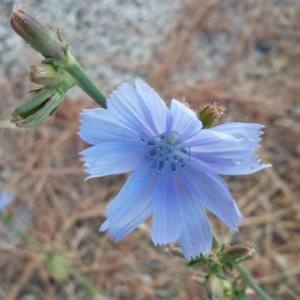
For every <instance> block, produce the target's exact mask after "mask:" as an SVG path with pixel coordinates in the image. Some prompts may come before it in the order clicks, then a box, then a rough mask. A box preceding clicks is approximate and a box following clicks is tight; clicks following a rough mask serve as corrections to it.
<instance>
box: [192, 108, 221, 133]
mask: <svg viewBox="0 0 300 300" xmlns="http://www.w3.org/2000/svg"><path fill="white" fill-rule="evenodd" d="M224 112H225V107H224V106H223V105H220V104H217V103H212V104H205V105H203V106H202V107H201V108H200V110H199V111H198V114H197V115H198V119H199V120H200V121H201V122H202V125H203V128H210V127H213V126H215V125H217V124H218V123H219V122H220V121H221V119H222V117H223V115H224Z"/></svg>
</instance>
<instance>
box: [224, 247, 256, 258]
mask: <svg viewBox="0 0 300 300" xmlns="http://www.w3.org/2000/svg"><path fill="white" fill-rule="evenodd" d="M224 253H225V255H226V259H228V260H231V261H235V262H241V261H244V260H248V259H251V258H253V257H254V256H255V254H256V251H255V249H254V248H253V247H252V246H250V245H237V246H232V247H226V248H225V251H224Z"/></svg>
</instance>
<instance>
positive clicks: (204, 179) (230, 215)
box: [182, 164, 242, 230]
mask: <svg viewBox="0 0 300 300" xmlns="http://www.w3.org/2000/svg"><path fill="white" fill-rule="evenodd" d="M182 180H183V181H184V183H185V185H186V187H187V189H188V190H189V191H190V192H191V194H192V195H193V197H194V200H197V201H199V203H200V204H201V205H202V206H204V207H206V208H207V209H209V210H210V211H211V212H212V213H213V214H215V215H216V216H217V217H218V218H219V219H220V220H222V221H223V222H224V223H225V224H226V225H227V226H228V227H230V228H231V229H232V230H237V229H238V226H239V224H240V222H241V219H242V215H241V213H240V210H239V208H238V207H237V205H236V203H235V201H234V199H233V198H232V196H231V194H230V192H229V190H228V188H227V186H226V184H225V183H224V181H223V180H222V179H221V178H220V177H219V176H217V175H214V174H210V173H204V172H203V170H202V169H201V166H198V165H197V164H193V167H191V168H189V170H185V172H184V176H182Z"/></svg>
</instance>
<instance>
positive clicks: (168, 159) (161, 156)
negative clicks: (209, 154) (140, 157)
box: [141, 132, 190, 173]
mask: <svg viewBox="0 0 300 300" xmlns="http://www.w3.org/2000/svg"><path fill="white" fill-rule="evenodd" d="M178 137H179V135H178V133H176V132H170V133H169V134H161V135H158V136H155V137H149V136H146V135H142V138H141V139H142V141H143V142H144V143H145V144H146V145H147V146H148V147H149V152H148V157H149V159H150V160H153V162H154V163H155V164H154V166H155V168H156V170H157V172H159V173H160V172H161V171H163V170H170V171H172V172H174V173H175V172H177V171H179V170H181V169H183V168H185V167H186V166H187V164H188V160H189V158H190V151H189V149H185V148H183V147H180V146H179V145H178Z"/></svg>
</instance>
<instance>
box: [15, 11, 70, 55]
mask: <svg viewBox="0 0 300 300" xmlns="http://www.w3.org/2000/svg"><path fill="white" fill-rule="evenodd" d="M10 24H11V26H12V27H13V29H14V30H15V31H16V32H17V33H18V34H19V35H20V36H21V37H22V38H23V39H24V40H25V41H26V42H27V43H29V44H30V45H31V47H32V48H34V49H35V50H37V51H38V52H40V53H41V54H42V55H43V56H44V57H46V58H57V59H63V58H64V57H65V53H64V44H63V42H62V41H61V40H60V39H59V37H58V35H57V33H55V32H53V31H51V30H50V29H49V28H48V27H46V26H45V25H43V24H42V23H40V22H39V21H38V20H36V19H35V18H34V17H32V16H31V15H29V14H28V13H26V12H25V11H23V10H21V9H20V8H18V7H16V6H14V8H13V10H12V14H11V17H10Z"/></svg>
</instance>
